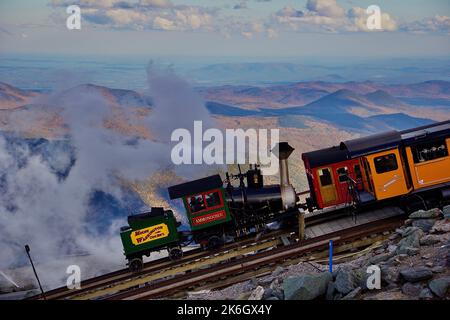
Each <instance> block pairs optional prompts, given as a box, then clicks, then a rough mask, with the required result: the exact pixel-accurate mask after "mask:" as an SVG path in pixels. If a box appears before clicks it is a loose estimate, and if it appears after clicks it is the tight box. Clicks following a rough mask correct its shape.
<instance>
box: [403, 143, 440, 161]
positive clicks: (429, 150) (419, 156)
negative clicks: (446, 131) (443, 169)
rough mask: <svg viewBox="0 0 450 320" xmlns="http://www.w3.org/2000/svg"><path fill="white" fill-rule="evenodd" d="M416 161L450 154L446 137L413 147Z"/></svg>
mask: <svg viewBox="0 0 450 320" xmlns="http://www.w3.org/2000/svg"><path fill="white" fill-rule="evenodd" d="M411 151H412V154H413V159H414V163H421V162H426V161H430V160H434V159H439V158H443V157H447V156H448V150H447V145H446V143H445V139H439V140H436V141H432V142H427V143H421V144H418V145H415V146H412V147H411Z"/></svg>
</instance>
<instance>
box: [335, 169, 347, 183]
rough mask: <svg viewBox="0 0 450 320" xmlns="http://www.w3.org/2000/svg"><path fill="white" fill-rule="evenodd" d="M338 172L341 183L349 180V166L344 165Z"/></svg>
mask: <svg viewBox="0 0 450 320" xmlns="http://www.w3.org/2000/svg"><path fill="white" fill-rule="evenodd" d="M336 173H337V174H338V180H339V182H340V183H343V182H347V181H348V168H347V167H342V168H339V169H337V170H336Z"/></svg>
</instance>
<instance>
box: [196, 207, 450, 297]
mask: <svg viewBox="0 0 450 320" xmlns="http://www.w3.org/2000/svg"><path fill="white" fill-rule="evenodd" d="M371 265H376V266H378V267H379V268H380V271H381V283H380V284H381V288H380V289H376V288H375V289H369V288H368V287H367V282H368V281H367V280H368V278H369V276H370V274H369V273H367V267H368V266H371ZM369 283H370V281H369ZM369 286H370V284H369ZM188 299H193V300H208V299H230V300H233V299H240V300H246V299H250V300H289V299H294V300H311V299H328V300H340V299H342V300H356V299H362V300H418V299H424V300H433V299H447V300H448V299H450V206H446V207H444V208H443V210H442V211H441V210H439V209H431V210H427V211H425V210H420V211H416V212H414V213H412V214H411V215H410V216H409V219H407V220H406V221H405V224H404V225H403V226H402V227H401V228H398V229H397V230H396V231H395V233H393V234H392V235H391V236H390V237H389V239H388V240H386V241H384V242H383V243H382V244H381V246H378V247H377V248H376V249H374V250H371V251H370V252H368V253H365V254H364V255H361V256H359V257H357V258H355V259H353V260H350V261H346V262H343V263H340V264H336V265H335V268H334V272H333V273H332V274H331V273H329V272H328V266H327V265H322V264H318V263H314V262H301V263H299V264H296V265H290V266H287V267H281V266H279V267H277V268H276V269H275V270H274V271H273V272H272V273H271V274H270V275H266V276H262V277H259V278H253V279H251V280H249V281H246V282H242V283H238V284H235V285H232V286H230V287H227V288H225V289H222V290H215V291H201V292H190V293H189V296H188Z"/></svg>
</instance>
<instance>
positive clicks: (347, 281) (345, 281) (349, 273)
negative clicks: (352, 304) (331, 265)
mask: <svg viewBox="0 0 450 320" xmlns="http://www.w3.org/2000/svg"><path fill="white" fill-rule="evenodd" d="M362 276H363V275H362V274H361V272H360V271H357V270H353V269H349V268H341V269H339V271H338V273H337V275H336V280H335V282H334V283H335V286H336V290H337V291H338V292H340V293H342V294H343V295H347V294H349V293H350V292H351V291H353V290H354V289H356V288H357V287H358V286H359V284H360V282H361V278H362Z"/></svg>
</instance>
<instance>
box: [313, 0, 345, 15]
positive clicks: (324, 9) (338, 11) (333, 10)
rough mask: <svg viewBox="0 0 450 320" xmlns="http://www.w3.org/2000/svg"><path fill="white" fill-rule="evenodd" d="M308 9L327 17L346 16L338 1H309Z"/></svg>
mask: <svg viewBox="0 0 450 320" xmlns="http://www.w3.org/2000/svg"><path fill="white" fill-rule="evenodd" d="M306 8H307V9H308V10H309V11H311V12H314V13H316V14H317V15H319V16H325V17H342V16H344V14H345V11H344V9H343V8H342V7H340V6H339V5H338V4H337V3H336V0H308V2H307V3H306Z"/></svg>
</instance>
